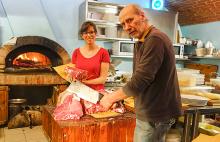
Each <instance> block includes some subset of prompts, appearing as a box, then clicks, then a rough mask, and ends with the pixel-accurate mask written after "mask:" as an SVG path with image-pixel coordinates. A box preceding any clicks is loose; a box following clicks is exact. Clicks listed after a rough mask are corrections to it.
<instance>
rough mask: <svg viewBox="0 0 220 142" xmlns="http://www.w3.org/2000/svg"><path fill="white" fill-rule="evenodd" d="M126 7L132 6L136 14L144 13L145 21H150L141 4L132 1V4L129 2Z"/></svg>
mask: <svg viewBox="0 0 220 142" xmlns="http://www.w3.org/2000/svg"><path fill="white" fill-rule="evenodd" d="M126 7H131V8H132V10H133V11H134V13H135V14H138V15H139V14H142V13H143V14H144V16H145V21H148V18H147V16H146V13H145V12H144V9H143V8H142V7H141V6H139V5H138V4H133V3H132V4H128V5H127V6H126Z"/></svg>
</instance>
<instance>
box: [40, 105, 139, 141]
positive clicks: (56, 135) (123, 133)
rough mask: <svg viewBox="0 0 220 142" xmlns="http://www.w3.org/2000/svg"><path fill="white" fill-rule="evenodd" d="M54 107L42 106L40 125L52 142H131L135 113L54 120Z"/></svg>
mask: <svg viewBox="0 0 220 142" xmlns="http://www.w3.org/2000/svg"><path fill="white" fill-rule="evenodd" d="M53 110H54V107H52V106H45V107H44V108H43V115H42V117H43V118H42V119H43V121H42V125H43V129H44V131H45V133H46V134H47V135H48V137H49V138H50V140H51V141H52V142H132V141H133V133H134V128H135V114H133V113H131V112H126V113H125V114H122V115H120V116H116V117H108V118H99V119H96V118H93V117H92V116H89V115H86V116H83V117H82V118H81V119H80V120H66V121H55V120H54V119H53V116H52V113H53Z"/></svg>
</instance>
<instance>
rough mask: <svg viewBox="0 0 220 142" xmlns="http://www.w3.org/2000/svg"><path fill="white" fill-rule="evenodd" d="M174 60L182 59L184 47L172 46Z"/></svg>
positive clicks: (181, 45)
mask: <svg viewBox="0 0 220 142" xmlns="http://www.w3.org/2000/svg"><path fill="white" fill-rule="evenodd" d="M173 47H174V52H175V58H183V55H184V45H183V44H173Z"/></svg>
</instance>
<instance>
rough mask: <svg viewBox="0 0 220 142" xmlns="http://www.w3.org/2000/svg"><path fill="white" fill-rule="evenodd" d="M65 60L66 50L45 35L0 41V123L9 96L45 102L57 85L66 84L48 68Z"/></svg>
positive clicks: (32, 102)
mask: <svg viewBox="0 0 220 142" xmlns="http://www.w3.org/2000/svg"><path fill="white" fill-rule="evenodd" d="M69 62H70V57H69V54H68V53H67V51H66V50H65V49H64V48H63V47H62V46H60V45H59V44H58V43H56V42H55V41H52V40H50V39H48V38H45V37H40V36H24V37H17V38H12V39H11V40H10V41H9V42H8V43H6V44H4V45H3V46H2V47H1V48H0V100H2V101H1V104H0V105H1V106H0V109H1V110H0V124H1V123H5V122H6V121H7V117H8V116H7V114H8V100H9V99H14V98H24V99H26V100H27V102H26V103H27V105H44V104H46V103H47V99H48V98H51V97H53V95H54V93H55V92H57V88H58V89H59V87H60V86H63V85H66V84H67V82H66V81H65V80H64V79H62V78H61V77H60V76H59V75H58V74H57V73H56V72H55V71H54V70H53V68H52V67H54V66H59V65H63V64H67V63H69Z"/></svg>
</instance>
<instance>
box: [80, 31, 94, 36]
mask: <svg viewBox="0 0 220 142" xmlns="http://www.w3.org/2000/svg"><path fill="white" fill-rule="evenodd" d="M83 34H86V35H92V34H96V32H95V31H90V32H83Z"/></svg>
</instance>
